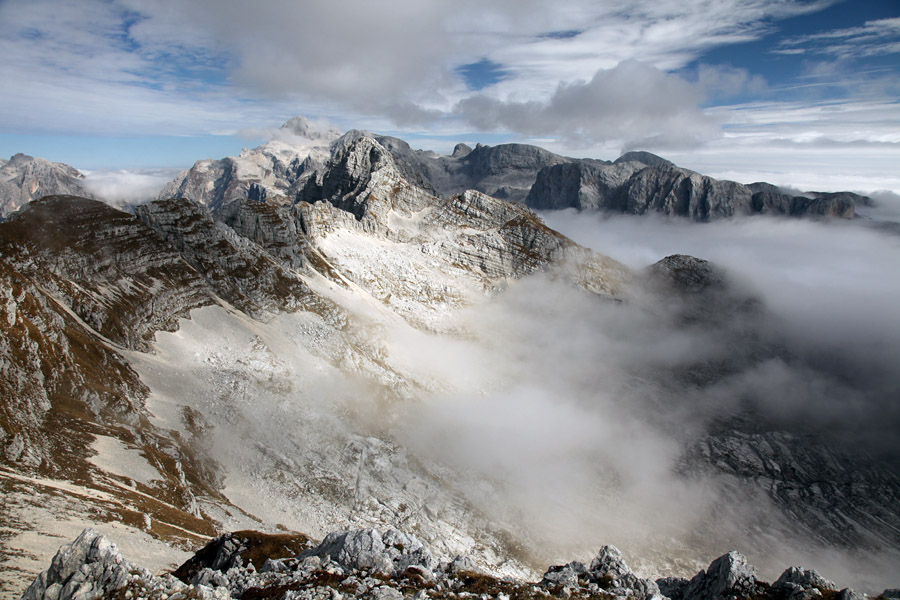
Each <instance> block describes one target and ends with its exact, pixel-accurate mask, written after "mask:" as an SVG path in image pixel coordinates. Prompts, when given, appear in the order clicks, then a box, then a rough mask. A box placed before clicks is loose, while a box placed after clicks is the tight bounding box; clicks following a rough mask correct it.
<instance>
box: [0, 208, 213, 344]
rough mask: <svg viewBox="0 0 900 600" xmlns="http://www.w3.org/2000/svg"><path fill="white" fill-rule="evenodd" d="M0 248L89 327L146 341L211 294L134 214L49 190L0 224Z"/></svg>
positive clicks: (118, 338)
mask: <svg viewBox="0 0 900 600" xmlns="http://www.w3.org/2000/svg"><path fill="white" fill-rule="evenodd" d="M0 251H2V254H3V256H4V257H5V259H6V260H7V261H9V262H10V263H11V264H13V265H15V266H16V267H17V268H18V269H19V271H20V272H21V273H22V274H23V275H26V276H28V277H30V278H33V279H34V280H35V281H39V282H40V285H41V286H42V287H43V288H44V289H45V290H47V291H48V292H50V293H52V294H53V295H54V296H55V297H57V298H58V299H60V300H62V301H63V302H64V304H65V305H66V306H68V307H70V308H71V310H72V311H73V312H74V313H75V314H77V315H78V317H79V318H80V319H81V320H82V321H84V323H86V324H87V325H88V326H89V327H91V328H92V329H93V330H94V331H96V332H98V333H100V334H101V335H103V336H105V337H106V338H108V339H110V340H113V341H114V342H116V343H118V344H121V345H122V346H124V347H126V348H135V349H145V348H146V347H147V343H148V341H149V340H150V338H152V336H153V334H154V333H155V332H156V331H159V330H161V329H162V330H171V329H173V328H174V326H175V321H176V320H177V319H178V318H179V317H183V316H186V315H187V314H188V311H190V310H191V309H192V308H196V307H198V306H203V305H205V304H208V303H209V302H210V298H209V288H208V287H207V286H206V284H205V283H204V281H203V279H202V278H200V277H199V276H198V274H197V272H196V271H194V270H193V269H191V268H190V267H189V266H188V265H187V264H186V263H185V262H184V261H183V259H182V257H181V256H180V255H179V254H178V253H177V252H175V251H174V250H173V249H172V248H171V247H170V246H168V245H167V244H165V243H164V242H163V241H162V240H161V239H160V238H159V237H158V236H157V235H156V234H155V233H154V232H153V231H152V230H150V229H149V228H148V227H146V226H145V225H144V224H142V223H141V222H140V221H139V220H137V219H135V218H134V216H133V215H130V214H127V213H123V212H121V211H118V210H115V209H114V208H111V207H110V206H108V205H106V204H104V203H102V202H99V201H95V200H88V199H85V198H79V197H74V196H51V197H46V198H44V199H42V200H40V201H37V202H32V203H31V204H29V205H28V206H27V207H26V209H25V210H24V211H22V212H20V213H19V214H18V215H16V217H15V218H14V219H12V220H10V221H8V222H7V223H4V224H2V225H0Z"/></svg>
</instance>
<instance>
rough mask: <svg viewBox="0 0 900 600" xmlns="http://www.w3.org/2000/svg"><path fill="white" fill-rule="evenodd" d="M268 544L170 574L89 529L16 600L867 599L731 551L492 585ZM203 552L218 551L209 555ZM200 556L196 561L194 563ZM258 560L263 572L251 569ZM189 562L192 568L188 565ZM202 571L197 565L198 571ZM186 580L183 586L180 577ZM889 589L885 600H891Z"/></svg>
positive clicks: (401, 553)
mask: <svg viewBox="0 0 900 600" xmlns="http://www.w3.org/2000/svg"><path fill="white" fill-rule="evenodd" d="M248 535H249V536H251V537H254V536H255V537H256V538H258V539H267V538H268V537H270V536H266V535H265V534H254V533H253V532H242V533H239V534H234V536H232V534H228V535H226V536H222V537H220V538H217V540H213V542H210V544H209V545H207V546H206V547H204V548H203V549H202V550H201V551H200V552H198V553H197V555H196V556H195V557H194V558H192V559H191V560H189V561H188V563H185V565H183V566H182V567H181V568H179V569H178V571H176V574H180V577H181V579H182V581H179V580H177V579H175V578H174V577H172V576H170V575H165V576H154V575H152V574H151V573H150V572H149V571H147V570H146V569H143V568H141V567H139V566H137V565H133V564H132V563H129V562H128V561H127V560H126V559H125V558H124V557H122V555H121V554H119V553H118V551H117V550H116V547H115V545H114V544H112V543H111V542H110V541H109V540H107V539H106V538H104V537H103V536H100V535H98V534H97V533H96V532H94V531H93V530H85V531H84V532H83V533H82V534H81V535H80V536H79V537H78V539H77V540H75V542H73V543H72V544H70V545H67V546H64V547H62V548H61V549H60V551H59V552H58V553H57V555H56V557H54V559H53V563H52V565H51V567H50V568H49V569H48V570H47V571H45V572H44V573H42V574H41V575H39V576H38V577H37V578H36V579H35V581H34V583H32V584H31V586H30V587H29V588H28V589H27V590H26V592H25V594H24V595H23V596H22V600H51V599H53V600H70V599H72V600H74V599H76V598H95V597H124V598H134V599H135V600H142V599H144V598H153V599H154V600H167V599H168V600H176V599H181V598H202V599H207V598H232V597H233V598H246V599H249V598H297V599H310V600H312V599H314V598H328V597H331V598H334V597H341V598H343V597H350V598H376V599H382V600H388V599H390V600H402V599H403V598H429V597H431V598H434V597H437V598H469V597H478V596H480V597H482V598H485V597H491V598H568V599H576V600H582V599H584V600H587V599H589V598H601V599H612V598H631V599H634V600H650V599H658V600H661V599H663V598H668V599H670V600H725V599H730V600H738V599H741V600H748V599H750V598H755V599H757V600H785V599H788V600H790V599H793V600H800V599H806V600H811V599H812V598H819V599H821V598H822V597H823V592H824V593H828V594H830V596H829V597H837V596H838V595H839V596H840V598H843V599H845V600H850V599H851V598H857V599H858V600H865V599H866V598H868V597H867V596H865V595H863V594H857V593H855V592H853V591H852V590H848V589H845V590H842V591H841V592H840V594H838V592H837V591H836V589H835V585H834V584H833V583H832V582H830V581H827V580H825V579H823V578H822V577H821V576H819V575H818V574H817V573H816V572H815V571H809V570H806V569H801V568H799V567H791V568H789V569H787V570H786V571H785V572H784V573H783V574H782V575H781V577H779V578H778V580H777V581H776V582H775V583H774V584H772V585H769V584H767V583H765V582H762V581H758V580H757V578H756V570H755V569H754V568H753V567H752V566H750V565H749V564H747V562H746V560H745V559H744V557H743V556H742V555H740V554H739V553H737V552H729V553H728V554H725V555H723V556H721V557H719V558H717V559H716V560H715V561H713V562H712V564H710V566H709V568H708V569H706V570H705V571H700V572H699V573H698V574H697V575H696V576H695V577H694V578H693V579H691V580H687V579H682V578H674V577H669V578H665V579H659V580H657V581H656V582H654V581H652V580H649V579H642V578H640V577H637V576H636V575H635V574H634V573H632V572H631V570H630V569H629V568H628V566H627V565H626V564H625V561H624V560H623V558H622V554H621V552H619V551H618V549H616V548H615V547H613V546H604V547H603V548H602V549H601V550H600V552H599V553H598V555H597V557H596V558H595V559H594V560H593V561H592V562H591V564H590V566H589V567H588V566H586V565H585V564H584V563H582V562H577V561H575V562H570V563H568V564H566V565H558V566H552V567H550V568H549V569H548V570H547V571H546V572H545V573H544V576H543V578H542V579H541V581H539V582H536V583H533V582H528V581H523V580H520V579H514V578H504V579H498V578H495V577H491V576H489V575H485V574H483V573H479V572H477V571H475V570H473V569H471V568H467V567H468V566H469V563H468V560H467V559H466V558H465V557H462V556H460V557H457V558H456V559H455V560H454V561H452V562H444V563H437V562H435V561H434V559H433V558H432V557H431V553H430V552H429V550H428V549H427V548H426V547H425V546H424V545H423V544H422V543H421V542H420V541H419V540H418V539H416V538H415V537H414V536H411V535H408V534H405V533H402V532H399V531H396V530H387V531H385V532H383V533H382V532H381V531H379V530H376V529H365V530H362V529H356V530H350V531H343V532H335V533H332V534H329V535H328V536H327V537H326V538H325V539H324V540H323V541H322V543H321V544H319V545H318V546H316V547H315V548H311V549H308V550H304V551H302V552H300V553H299V555H296V556H283V550H284V548H277V549H274V550H275V552H274V553H273V554H272V555H271V556H265V555H264V553H257V559H258V560H257V561H256V562H250V561H245V560H241V558H240V556H239V554H238V550H237V549H238V548H239V547H240V546H241V543H240V542H237V541H236V539H237V538H238V537H241V536H243V537H247V536H248ZM211 549H216V552H215V556H214V557H213V553H212V552H211ZM201 556H202V558H201ZM257 563H261V565H262V566H260V567H258V566H256V564H257ZM187 565H191V568H190V569H186V566H187ZM201 565H202V566H201ZM187 576H189V577H190V581H184V579H186V578H187ZM893 591H894V590H885V592H884V594H883V597H885V598H892V597H896V596H892V595H891V594H892V592H893Z"/></svg>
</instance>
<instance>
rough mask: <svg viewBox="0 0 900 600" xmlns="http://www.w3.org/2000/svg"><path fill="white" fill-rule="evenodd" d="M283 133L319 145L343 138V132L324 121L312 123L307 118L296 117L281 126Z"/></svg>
mask: <svg viewBox="0 0 900 600" xmlns="http://www.w3.org/2000/svg"><path fill="white" fill-rule="evenodd" d="M281 131H283V132H284V133H288V134H291V135H294V136H297V137H299V138H304V139H306V140H309V141H311V142H316V145H319V144H326V145H327V144H330V143H331V142H333V141H334V140H336V139H338V138H339V137H341V135H342V132H341V131H340V130H339V129H337V128H335V127H334V126H332V125H330V124H329V123H327V122H324V121H310V120H309V119H307V118H306V117H301V116H298V117H294V118H293V119H290V120H289V121H287V122H286V123H285V124H284V125H282V126H281Z"/></svg>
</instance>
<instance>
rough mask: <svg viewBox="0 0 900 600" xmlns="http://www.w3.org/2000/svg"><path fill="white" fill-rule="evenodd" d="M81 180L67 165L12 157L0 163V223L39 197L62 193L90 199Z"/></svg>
mask: <svg viewBox="0 0 900 600" xmlns="http://www.w3.org/2000/svg"><path fill="white" fill-rule="evenodd" d="M83 179H84V175H82V174H81V172H79V171H78V170H77V169H75V168H73V167H70V166H69V165H66V164H63V163H54V162H50V161H48V160H44V159H43V158H34V157H32V156H28V155H27V154H22V153H18V154H15V155H13V156H12V157H11V158H10V159H9V160H8V161H6V162H5V163H4V164H0V220H2V219H4V218H6V217H7V216H9V215H10V214H12V213H13V212H15V211H16V210H18V209H19V208H21V207H22V206H24V205H25V204H27V203H29V202H31V201H32V200H36V199H38V198H40V197H42V196H49V195H53V194H64V195H77V196H82V197H89V198H92V197H93V196H92V195H91V194H89V193H87V192H86V191H85V190H84V188H83V186H82V180H83Z"/></svg>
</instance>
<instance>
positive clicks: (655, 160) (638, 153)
mask: <svg viewBox="0 0 900 600" xmlns="http://www.w3.org/2000/svg"><path fill="white" fill-rule="evenodd" d="M624 162H637V163H641V164H642V165H646V166H648V167H674V166H675V164H674V163H672V162H671V161H668V160H666V159H664V158H662V157H661V156H657V155H655V154H653V153H651V152H646V151H644V150H632V151H631V152H626V153H625V154H623V155H622V156H620V157H619V158H617V159H616V160H615V161H614V162H613V164H619V163H624Z"/></svg>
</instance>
